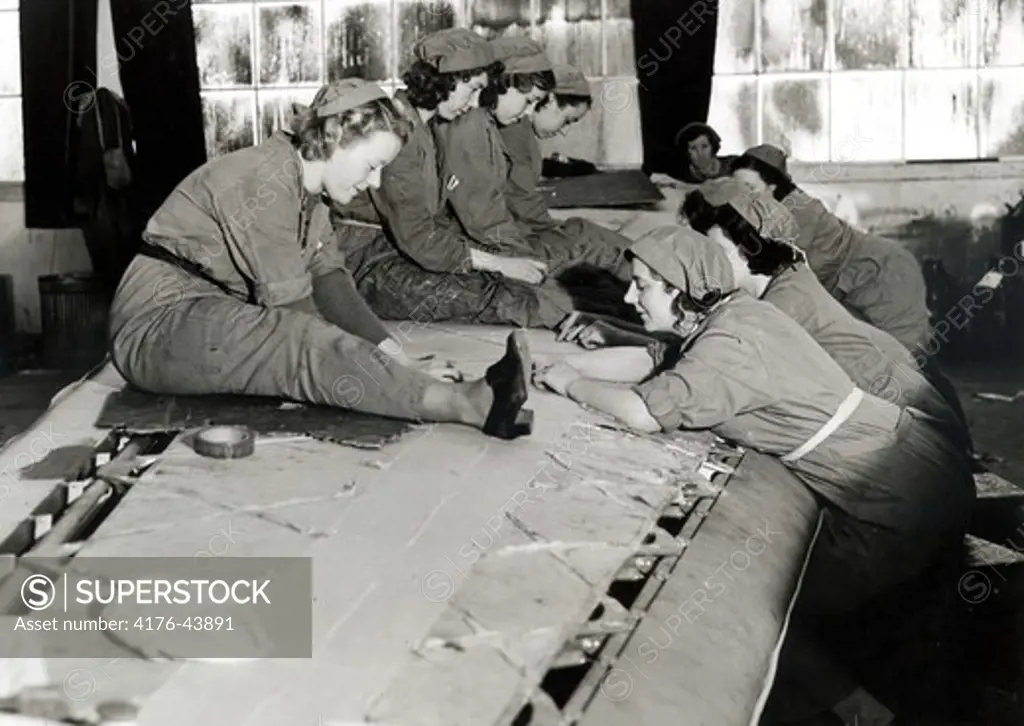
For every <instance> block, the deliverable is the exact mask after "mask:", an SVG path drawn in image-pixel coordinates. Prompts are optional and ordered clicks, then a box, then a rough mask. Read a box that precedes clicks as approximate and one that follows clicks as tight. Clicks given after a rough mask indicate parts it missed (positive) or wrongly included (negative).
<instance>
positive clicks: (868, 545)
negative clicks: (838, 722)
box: [534, 227, 975, 723]
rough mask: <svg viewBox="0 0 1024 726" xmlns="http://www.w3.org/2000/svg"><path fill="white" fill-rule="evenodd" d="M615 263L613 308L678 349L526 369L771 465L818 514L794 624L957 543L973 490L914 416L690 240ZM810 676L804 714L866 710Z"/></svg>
mask: <svg viewBox="0 0 1024 726" xmlns="http://www.w3.org/2000/svg"><path fill="white" fill-rule="evenodd" d="M630 257H631V258H632V265H633V284H632V286H631V288H630V290H629V295H628V299H629V301H630V302H631V303H632V304H633V305H635V306H636V307H637V309H638V310H639V311H640V313H641V317H642V318H643V320H644V325H645V327H646V328H647V329H648V330H650V331H652V332H653V331H666V332H675V333H676V334H678V335H679V336H681V337H682V339H683V340H682V342H681V343H680V344H679V345H677V346H675V347H674V348H666V347H665V346H663V345H657V344H655V345H651V346H649V347H647V348H643V347H632V348H631V347H621V348H606V349H603V350H597V351H592V352H588V353H581V354H578V355H573V356H568V357H566V358H565V359H564V360H563V361H561V362H558V363H554V364H553V365H550V366H547V367H544V368H541V369H540V370H538V371H537V372H536V373H535V375H534V381H535V382H536V383H537V384H539V385H541V386H543V387H545V388H547V389H549V390H552V391H554V392H555V393H558V394H560V395H563V396H566V397H568V398H571V399H573V400H575V401H578V402H580V403H582V404H585V405H588V406H590V407H592V408H596V409H597V410H599V411H603V412H604V413H607V414H609V415H611V416H613V417H615V418H617V419H619V420H620V421H622V422H623V423H625V424H626V425H628V426H630V427H631V428H635V429H638V430H641V431H651V432H653V431H673V430H676V429H690V430H711V431H713V432H715V433H716V434H718V435H720V436H722V437H723V438H725V439H728V440H731V441H733V442H735V443H737V444H739V445H741V446H744V447H747V448H750V449H754V450H756V451H760V452H762V453H764V454H769V455H774V456H777V457H779V459H780V460H781V462H782V463H783V464H785V465H786V467H787V468H788V469H789V470H790V471H792V472H793V474H794V475H795V476H796V477H797V478H798V479H799V480H800V481H801V482H803V484H804V485H806V486H807V487H808V488H809V489H810V490H811V491H812V492H813V493H814V494H815V496H816V498H817V499H818V501H819V502H821V505H822V509H823V515H822V521H821V526H820V530H819V533H818V536H817V539H816V542H815V546H814V550H813V553H812V554H811V556H810V559H809V561H808V564H807V568H806V571H805V573H804V577H803V586H802V589H801V594H800V601H799V607H800V608H801V610H802V611H803V612H804V613H817V614H821V615H825V614H838V613H848V612H852V611H854V610H856V609H857V608H859V607H861V606H862V605H864V604H865V603H867V602H868V601H869V600H871V599H873V598H875V597H876V596H880V595H883V594H885V593H887V592H888V591H889V590H890V588H893V587H895V586H896V585H898V584H901V583H903V582H906V581H908V580H910V579H911V578H913V577H915V576H916V575H918V574H919V573H920V572H922V571H923V570H924V569H925V568H927V567H928V566H929V565H930V564H931V563H932V562H933V561H934V560H935V558H936V557H937V556H938V555H939V554H940V553H942V552H944V551H945V550H946V549H947V548H951V547H955V546H956V545H957V544H958V543H959V542H960V541H961V539H962V537H963V534H964V532H965V530H966V527H967V521H968V517H969V512H970V509H971V505H972V503H973V501H974V496H975V493H974V482H973V479H972V477H971V475H970V472H969V471H968V470H967V468H966V466H965V465H964V460H963V457H962V456H961V455H960V454H959V452H956V451H954V450H952V447H950V446H949V445H948V443H947V442H946V441H945V440H944V439H943V437H942V436H940V435H939V434H938V433H937V432H936V431H935V430H934V429H933V428H932V427H930V426H928V425H926V424H924V423H923V422H922V421H920V420H919V418H918V417H917V415H916V413H915V412H913V411H912V410H911V409H900V408H899V407H897V406H894V405H892V404H890V403H887V402H885V401H883V400H881V399H879V398H877V397H875V396H873V395H871V394H870V393H867V392H865V391H863V390H861V389H860V388H858V387H857V386H855V385H854V384H853V382H852V381H851V380H850V378H849V377H848V376H847V375H846V374H845V373H844V372H843V370H842V369H841V368H840V367H839V365H838V364H837V363H836V362H835V361H834V360H833V359H832V358H831V357H830V356H829V355H828V354H827V353H826V352H825V351H824V350H823V349H822V348H821V347H820V346H819V345H818V344H817V343H815V341H814V340H813V339H812V338H811V337H810V335H809V334H808V333H807V331H805V330H804V329H803V328H801V327H800V326H799V325H798V324H797V323H796V322H795V321H794V320H792V319H791V318H790V317H789V316H787V315H786V314H785V313H784V312H782V311H781V310H780V309H778V308H777V307H775V306H774V305H772V304H770V303H767V302H764V301H762V300H757V299H755V298H753V297H751V296H750V295H747V294H745V293H744V292H742V291H740V290H738V289H737V284H736V282H735V280H734V278H733V274H732V266H731V265H730V263H729V260H728V259H727V257H726V254H725V251H724V250H723V249H722V247H720V246H719V245H717V244H716V243H714V242H712V241H711V240H709V239H708V238H707V237H705V236H704V235H701V234H699V233H697V232H695V231H693V230H690V229H685V228H680V227H676V228H672V227H668V228H663V229H659V230H655V231H653V232H651V233H649V234H647V235H645V236H644V237H642V238H641V239H639V240H637V242H636V244H635V245H634V246H633V247H632V248H631V250H630ZM809 657H817V656H809ZM810 675H811V676H812V678H811V679H810V680H808V681H803V682H802V683H801V684H800V685H807V686H808V687H809V688H811V689H813V692H812V693H809V694H808V696H810V697H812V700H814V701H816V702H817V703H816V704H815V706H817V705H819V704H820V706H821V709H822V710H825V709H828V708H831V709H833V710H834V711H835V712H837V713H840V712H845V713H849V712H850V711H854V714H855V715H858V716H859V717H861V716H862V715H863V713H864V711H863V709H861V708H859V706H861V705H863V702H864V701H868V700H871V699H869V697H868V696H866V694H865V693H864V692H863V690H862V689H858V688H857V685H856V683H855V682H852V681H850V680H848V679H847V678H845V677H844V676H843V674H840V673H835V674H832V676H833V677H834V679H835V680H834V681H833V682H829V683H823V682H821V681H820V680H815V679H820V677H821V675H822V674H821V672H820V671H818V672H816V671H815V670H814V669H813V668H812V669H810ZM844 723H853V720H852V719H851V720H847V721H844ZM860 723H867V721H865V720H861V721H860Z"/></svg>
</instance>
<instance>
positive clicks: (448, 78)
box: [402, 60, 505, 111]
mask: <svg viewBox="0 0 1024 726" xmlns="http://www.w3.org/2000/svg"><path fill="white" fill-rule="evenodd" d="M504 70H505V64H504V63H502V62H501V61H495V62H494V63H491V64H490V65H487V66H482V67H480V68H471V69H469V70H466V71H456V72H454V73H442V72H441V71H439V70H437V69H436V68H434V66H432V65H430V64H429V63H425V62H424V61H420V60H418V61H416V62H414V63H413V64H412V65H411V66H409V68H408V70H406V71H405V73H403V74H402V83H404V84H405V92H406V95H408V97H409V102H410V103H411V104H412V105H413V106H414V107H416V108H421V109H423V110H424V111H434V110H436V109H437V107H438V106H440V105H441V104H442V103H444V102H445V101H446V100H448V97H449V96H450V95H451V94H452V91H454V90H455V87H456V86H458V85H459V83H462V82H463V81H469V80H471V79H472V78H473V77H474V76H479V75H480V74H481V73H486V74H487V77H488V78H493V77H494V76H499V75H501V74H502V72H503V71H504Z"/></svg>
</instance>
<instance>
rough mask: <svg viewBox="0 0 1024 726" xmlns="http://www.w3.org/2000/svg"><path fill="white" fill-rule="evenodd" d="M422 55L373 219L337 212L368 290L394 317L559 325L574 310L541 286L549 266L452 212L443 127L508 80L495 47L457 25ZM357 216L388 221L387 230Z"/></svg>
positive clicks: (432, 38)
mask: <svg viewBox="0 0 1024 726" xmlns="http://www.w3.org/2000/svg"><path fill="white" fill-rule="evenodd" d="M412 57H413V58H414V59H415V60H414V61H413V63H412V65H411V66H410V67H409V69H408V70H407V71H406V72H405V73H403V74H402V80H403V82H404V83H405V90H404V91H399V92H398V93H396V94H395V95H396V98H397V99H398V100H399V102H400V103H401V104H402V105H403V106H404V107H405V110H406V112H407V116H408V118H409V122H410V124H411V126H412V132H411V134H410V136H409V139H408V141H406V143H405V146H404V147H403V148H402V150H401V151H400V152H399V154H398V156H396V157H395V159H394V160H393V161H392V162H391V163H390V164H388V165H387V166H386V167H385V168H384V170H383V172H382V174H381V184H380V188H379V189H376V190H371V191H370V192H369V197H368V200H369V201H370V202H371V209H370V210H369V213H368V211H367V209H366V208H365V205H356V206H350V207H349V208H347V209H343V210H336V214H335V216H334V224H335V229H336V232H337V242H338V244H339V245H340V247H341V250H342V252H344V254H345V255H346V257H347V259H348V261H349V265H350V266H351V268H352V271H353V274H354V275H355V278H356V282H357V284H358V286H359V291H360V293H362V295H363V296H364V297H365V298H366V300H367V301H368V302H369V304H370V306H371V307H372V308H373V310H374V311H375V312H377V314H378V315H380V316H381V317H383V318H385V319H390V320H417V321H419V322H466V323H481V324H490V325H504V324H511V325H517V326H520V327H531V328H532V327H552V326H554V325H555V324H557V323H558V322H559V321H560V320H562V319H563V318H564V317H565V316H566V314H568V313H569V312H570V311H571V310H572V301H571V299H570V298H569V296H568V294H567V293H565V292H563V291H562V290H560V289H558V288H557V287H556V286H554V285H537V284H535V283H537V281H539V280H540V279H541V278H542V277H543V276H544V274H545V271H546V268H545V266H544V265H543V263H541V262H540V261H538V260H536V259H535V258H534V257H533V256H532V255H530V257H522V256H514V255H497V254H495V253H494V252H493V251H487V250H485V249H483V247H482V246H481V245H480V244H479V243H478V242H477V241H476V240H474V239H472V238H471V237H470V236H469V235H467V234H466V233H465V232H464V231H463V230H462V229H461V228H460V227H459V224H458V222H457V221H456V220H455V219H454V218H453V217H452V216H451V214H450V211H449V207H448V199H449V195H450V193H451V188H450V187H449V185H448V184H446V183H445V180H444V177H443V176H442V175H441V174H440V169H439V165H440V163H441V159H440V158H439V150H438V148H437V143H436V141H435V138H434V129H435V128H436V126H437V124H438V123H445V122H448V121H451V120H453V119H456V118H458V117H460V116H462V115H463V114H465V113H467V112H469V111H470V110H472V109H474V108H476V106H477V104H478V100H479V95H480V92H481V90H482V89H483V88H484V87H485V86H486V85H487V83H488V79H489V78H491V77H492V76H497V75H500V74H501V72H502V70H503V66H502V64H501V63H500V62H496V61H495V59H494V58H495V56H494V49H493V46H492V45H491V43H490V42H489V41H487V40H486V39H484V38H483V37H481V36H480V35H477V34H476V33H474V32H472V31H470V30H466V29H463V28H452V29H448V30H442V31H439V32H437V33H432V34H431V35H428V36H426V37H424V38H421V39H420V40H419V41H417V42H416V44H415V45H414V46H413V48H412ZM361 196H362V195H361ZM346 215H347V216H348V217H349V218H348V219H346V218H345V217H346ZM352 217H354V218H356V219H357V220H358V219H361V220H363V221H371V220H373V221H377V222H379V223H381V224H382V225H383V233H382V232H381V231H380V229H379V228H374V227H367V226H365V225H362V224H359V222H358V221H354V220H353V219H352Z"/></svg>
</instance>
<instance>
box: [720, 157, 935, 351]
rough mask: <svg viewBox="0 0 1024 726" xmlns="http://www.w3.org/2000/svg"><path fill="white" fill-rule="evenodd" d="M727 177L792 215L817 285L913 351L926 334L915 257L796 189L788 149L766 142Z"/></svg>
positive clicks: (921, 277)
mask: <svg viewBox="0 0 1024 726" xmlns="http://www.w3.org/2000/svg"><path fill="white" fill-rule="evenodd" d="M732 176H733V178H735V179H737V180H739V181H741V182H743V183H744V184H747V185H748V186H750V187H751V188H753V189H755V190H757V191H766V192H769V193H770V194H771V195H772V196H773V197H775V199H777V200H778V201H780V202H782V203H783V204H784V205H785V207H786V209H788V210H789V211H790V213H792V215H793V217H794V218H795V219H796V222H797V226H798V228H799V236H798V237H797V239H796V245H797V246H798V247H799V248H800V249H801V250H803V251H804V253H805V254H806V255H807V264H808V265H810V267H811V269H812V270H814V274H815V275H817V276H818V279H819V280H820V281H821V284H822V286H824V288H825V289H826V290H828V291H829V293H831V294H832V295H833V296H834V297H835V298H836V299H837V300H839V302H841V303H843V305H844V306H846V307H847V308H849V310H850V311H851V312H853V314H854V315H857V316H858V317H859V318H861V319H863V320H866V321H867V322H869V323H871V324H872V325H874V326H875V327H876V328H880V329H881V330H884V331H885V332H887V333H888V334H889V335H891V336H892V337H894V338H896V340H898V341H900V342H901V343H902V344H903V345H904V346H905V347H906V349H907V350H909V351H911V352H912V353H915V354H916V353H917V352H918V348H919V346H925V345H927V343H928V341H929V337H930V335H931V329H930V326H929V314H928V299H927V298H928V291H927V289H926V286H925V282H924V274H923V273H922V272H921V266H920V265H919V264H918V262H917V259H916V258H915V257H914V255H913V254H912V253H911V252H910V250H908V249H906V248H905V247H903V246H902V245H900V244H897V243H895V242H892V241H890V240H887V239H883V238H881V237H878V236H875V235H872V234H867V233H866V232H861V231H858V230H856V229H854V228H853V227H851V226H850V225H848V224H847V223H846V222H844V221H843V220H841V219H839V217H837V216H835V215H834V214H832V213H831V212H829V211H828V209H827V208H826V207H825V205H824V204H822V203H821V200H819V199H816V198H814V197H812V196H811V195H809V194H807V192H805V191H804V190H803V189H801V188H800V187H798V186H797V185H796V184H795V183H794V182H793V179H792V177H790V176H789V173H788V172H787V171H786V155H785V152H783V151H782V150H781V149H779V148H777V147H775V146H771V145H769V144H764V145H761V146H755V147H754V148H752V149H748V150H747V151H746V152H745V153H744V154H743V155H742V156H740V158H738V159H737V160H736V161H735V163H734V164H733V171H732Z"/></svg>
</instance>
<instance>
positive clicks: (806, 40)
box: [760, 0, 826, 71]
mask: <svg viewBox="0 0 1024 726" xmlns="http://www.w3.org/2000/svg"><path fill="white" fill-rule="evenodd" d="M760 2H761V63H762V67H763V68H764V70H766V71H820V70H823V69H824V68H825V14H826V10H825V8H826V0H760Z"/></svg>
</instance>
